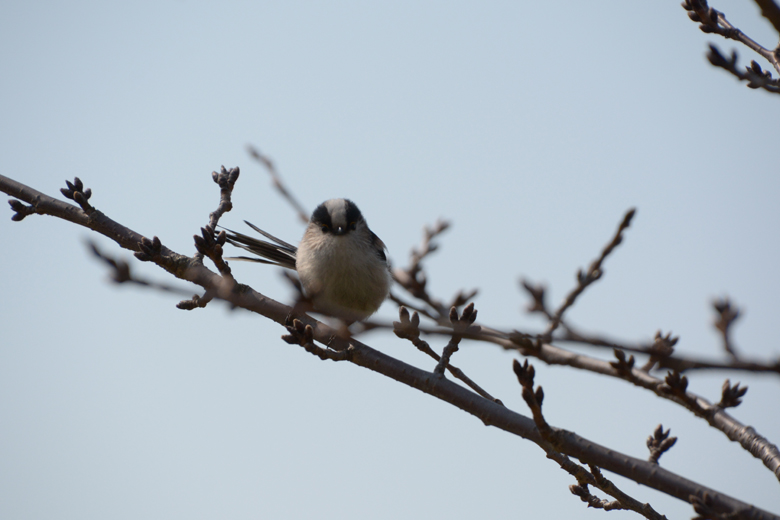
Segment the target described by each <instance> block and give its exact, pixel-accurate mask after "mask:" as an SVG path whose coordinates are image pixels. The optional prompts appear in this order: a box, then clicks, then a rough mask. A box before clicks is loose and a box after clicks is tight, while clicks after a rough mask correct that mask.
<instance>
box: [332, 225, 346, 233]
mask: <svg viewBox="0 0 780 520" xmlns="http://www.w3.org/2000/svg"><path fill="white" fill-rule="evenodd" d="M346 232H347V231H346V229H345V228H344V227H342V226H339V227H337V228H335V229H334V230H333V234H335V235H343V234H344V233H346Z"/></svg>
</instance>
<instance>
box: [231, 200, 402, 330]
mask: <svg viewBox="0 0 780 520" xmlns="http://www.w3.org/2000/svg"><path fill="white" fill-rule="evenodd" d="M244 222H245V223H246V224H247V225H248V226H249V227H251V228H252V229H253V230H254V231H256V232H257V233H260V234H261V235H263V236H264V237H265V238H267V239H268V241H266V240H260V239H257V238H253V237H250V236H248V235H245V234H242V233H237V232H235V231H231V230H227V231H229V233H228V234H227V236H226V240H227V242H228V243H230V244H232V245H234V246H236V247H240V248H242V249H244V250H246V251H249V252H251V253H253V254H255V255H257V256H255V257H246V256H241V257H233V258H232V259H234V260H245V261H250V262H258V263H263V264H270V265H276V266H279V267H284V268H286V269H291V270H294V271H297V272H298V277H299V279H300V281H301V286H302V288H303V294H304V296H306V297H307V298H308V299H309V300H311V302H312V304H313V307H314V310H315V311H317V312H320V313H322V314H325V315H329V316H334V317H336V318H339V319H341V320H343V321H345V323H347V324H348V325H349V324H351V323H354V322H356V321H363V320H365V319H366V318H368V317H369V316H371V315H372V314H374V313H375V312H376V311H377V310H378V309H379V307H380V306H381V305H382V302H383V301H384V300H385V299H386V298H387V295H388V294H389V292H390V285H391V283H392V277H391V275H390V266H389V263H388V260H387V254H386V247H385V244H384V242H382V240H380V238H379V237H378V236H377V235H376V234H375V233H374V232H373V231H371V229H369V227H368V224H367V223H366V219H365V218H364V217H363V214H362V213H361V212H360V209H358V207H357V205H356V204H355V203H354V202H352V201H351V200H349V199H330V200H326V201H325V202H323V203H322V204H320V205H319V206H317V208H316V209H315V210H314V211H313V212H312V214H311V218H310V219H309V223H308V225H307V226H306V231H305V232H304V233H303V238H302V239H301V241H300V243H299V244H298V247H296V246H294V245H292V244H289V243H287V242H285V241H284V240H281V239H278V238H276V237H275V236H273V235H271V234H270V233H268V232H266V231H263V230H262V229H260V228H258V227H257V226H255V225H253V224H251V223H250V222H247V221H244Z"/></svg>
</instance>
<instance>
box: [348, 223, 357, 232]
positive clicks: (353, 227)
mask: <svg viewBox="0 0 780 520" xmlns="http://www.w3.org/2000/svg"><path fill="white" fill-rule="evenodd" d="M356 227H357V222H350V223H349V229H350V230H352V231H355V228H356Z"/></svg>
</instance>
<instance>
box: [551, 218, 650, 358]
mask: <svg viewBox="0 0 780 520" xmlns="http://www.w3.org/2000/svg"><path fill="white" fill-rule="evenodd" d="M635 214H636V208H631V209H630V210H628V211H627V212H626V214H625V216H624V217H623V220H622V222H621V223H620V225H619V226H618V229H617V232H615V236H614V237H613V238H612V240H611V241H610V243H609V244H607V245H606V247H604V250H603V251H602V252H601V256H599V257H598V258H597V259H596V260H594V261H593V263H591V264H590V267H589V268H588V271H587V272H585V273H583V272H582V269H580V270H579V271H578V272H577V286H576V287H575V288H574V289H572V291H571V292H570V293H569V294H568V295H567V296H566V298H565V299H564V300H563V303H562V304H561V306H560V307H558V310H557V311H555V314H553V316H552V319H551V320H550V323H549V325H548V326H547V330H546V331H545V332H544V334H542V336H541V338H540V339H541V340H542V341H543V342H548V343H549V341H550V340H551V339H552V333H553V332H554V331H555V329H557V328H558V326H559V325H560V324H561V320H562V319H563V314H564V313H565V312H566V311H567V310H568V309H569V307H571V306H572V305H574V302H575V301H576V300H577V297H578V296H579V295H580V294H582V292H583V291H584V290H585V289H586V288H587V287H588V286H589V285H590V284H592V283H593V282H595V281H596V280H598V279H599V278H601V276H602V274H604V271H603V270H602V269H601V264H602V263H603V262H604V260H606V258H607V256H609V254H610V253H611V252H612V251H613V250H614V249H615V248H616V247H617V246H618V245H620V243H621V242H622V241H623V231H625V230H626V229H627V228H628V226H630V225H631V219H632V218H634V215H635Z"/></svg>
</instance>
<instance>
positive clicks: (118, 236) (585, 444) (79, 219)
mask: <svg viewBox="0 0 780 520" xmlns="http://www.w3.org/2000/svg"><path fill="white" fill-rule="evenodd" d="M0 191H3V192H5V193H8V194H9V195H12V196H14V197H17V198H18V199H20V200H23V201H25V202H27V203H28V204H30V205H31V207H32V208H34V209H35V212H36V213H38V214H49V215H53V216H60V218H64V219H65V220H69V221H71V222H74V223H77V224H79V225H82V226H85V227H88V228H90V229H92V230H94V231H96V232H98V233H101V234H103V235H105V236H107V237H109V238H112V239H113V240H115V241H116V242H117V243H118V244H120V245H121V246H122V247H124V248H126V249H130V250H135V251H138V250H140V251H141V253H140V254H139V255H138V256H139V257H141V258H143V259H145V260H148V261H151V262H153V263H155V264H157V265H159V266H160V267H162V268H163V269H165V270H166V271H168V272H170V273H171V274H173V275H174V276H176V277H178V278H181V279H183V280H187V281H190V282H193V283H195V284H197V285H200V286H201V287H203V288H204V289H206V291H207V292H208V293H211V294H213V295H214V296H215V297H217V298H220V299H223V300H225V301H227V302H229V303H231V304H232V305H234V306H236V307H241V308H244V309H247V310H250V311H252V312H255V313H257V314H260V315H262V316H265V317H267V318H269V319H271V320H273V321H275V322H277V323H279V324H282V325H284V324H286V323H288V316H289V315H290V314H291V313H292V312H293V310H294V309H292V308H291V307H289V306H286V305H283V304H281V303H279V302H276V301H274V300H272V299H270V298H268V297H266V296H264V295H262V294H260V293H258V292H256V291H254V290H253V289H252V288H250V287H248V286H246V285H241V284H233V283H225V279H224V278H223V277H222V276H220V275H218V274H216V273H214V272H212V271H211V270H210V269H208V268H207V267H205V266H204V265H203V263H202V262H197V261H194V260H193V259H191V258H189V257H186V256H183V255H180V254H178V253H175V252H173V251H171V250H169V249H167V248H166V247H165V246H163V245H162V244H161V243H160V241H159V240H157V239H155V240H149V239H147V238H145V237H142V236H141V235H139V234H137V233H135V232H133V231H131V230H129V229H128V228H125V227H124V226H121V225H120V224H117V223H116V222H114V221H112V220H110V219H108V218H107V217H105V216H104V215H102V213H100V212H99V211H97V210H96V211H95V212H94V213H93V215H90V216H87V215H86V214H85V213H84V211H83V210H82V209H80V208H77V207H75V206H71V205H69V204H66V203H62V202H60V201H57V200H55V199H53V198H51V197H48V196H47V195H44V194H42V193H40V192H37V191H35V190H32V189H31V188H28V187H26V186H24V185H22V184H21V183H18V182H15V181H12V180H11V179H8V178H7V177H4V176H0ZM95 215H96V217H95ZM93 217H95V218H93ZM299 321H300V322H301V323H302V324H303V326H304V330H306V329H305V327H306V326H307V325H308V326H310V327H311V332H310V334H311V338H312V339H313V340H314V341H318V342H320V343H322V344H325V345H327V346H329V347H330V348H332V349H333V350H335V351H338V352H340V351H350V352H351V355H350V356H349V358H348V360H349V361H350V362H352V363H354V364H355V365H358V366H361V367H363V368H367V369H369V370H372V371H374V372H377V373H379V374H382V375H384V376H386V377H389V378H391V379H394V380H396V381H398V382H400V383H403V384H405V385H408V386H410V387H412V388H415V389H417V390H420V391H422V392H425V393H427V394H430V395H432V396H434V397H437V398H438V399H441V400H442V401H445V402H447V403H450V404H452V405H453V406H456V407H457V408H460V409H461V410H463V411H465V412H467V413H469V414H472V415H474V416H475V417H477V418H479V419H480V420H481V421H482V422H483V423H484V424H486V425H490V426H495V427H497V428H500V429H502V430H505V431H507V432H510V433H513V434H515V435H518V436H520V437H523V438H525V439H528V440H530V441H532V442H534V443H536V444H541V442H542V440H543V439H542V437H541V436H540V435H539V431H538V430H537V428H536V426H535V424H534V422H533V421H532V420H531V419H529V418H527V417H525V416H523V415H520V414H518V413H516V412H513V411H511V410H509V409H507V408H506V407H504V406H502V405H499V404H497V403H495V402H492V401H490V400H487V399H484V398H482V397H481V396H479V395H478V394H476V393H474V392H472V391H470V390H468V389H466V388H463V387H462V386H460V385H458V384H456V383H454V382H452V381H450V380H448V379H446V378H443V377H440V376H438V375H437V374H435V373H433V372H427V371H425V370H421V369H419V368H417V367H414V366H411V365H408V364H406V363H403V362H402V361H399V360H397V359H394V358H392V357H390V356H387V355H386V354H383V353H381V352H379V351H377V350H374V349H372V348H371V347H369V346H368V345H365V344H363V343H361V342H359V341H357V340H355V339H354V338H347V339H345V338H342V337H340V336H339V334H338V331H336V330H334V329H332V328H331V327H328V326H327V325H325V324H323V323H321V322H319V321H317V320H314V319H313V318H311V317H309V316H303V317H302V318H301V319H300V320H299ZM307 334H308V333H307ZM464 337H468V336H467V335H466V334H464ZM547 350H548V353H551V351H550V350H549V349H547ZM555 437H556V448H557V449H558V450H559V451H560V452H561V453H563V454H566V455H568V456H572V457H576V458H578V459H579V460H580V461H582V462H584V463H586V464H592V465H594V466H598V467H600V468H603V469H606V470H608V471H612V472H613V473H617V474H619V475H623V476H625V477H627V478H630V479H631V480H634V481H635V482H638V483H641V484H644V485H646V486H648V487H652V488H654V489H657V490H659V491H662V492H664V493H667V494H669V495H671V496H674V497H676V498H679V499H681V500H684V501H686V502H693V501H695V500H699V501H702V500H705V499H706V500H707V501H708V507H711V508H713V510H715V511H718V512H720V513H723V514H730V515H733V516H734V517H735V518H746V519H747V518H750V519H775V520H780V517H778V516H776V515H773V514H772V513H769V512H767V511H762V510H759V509H757V508H755V507H752V506H749V505H748V504H746V503H744V502H741V501H739V500H737V499H735V498H732V497H729V496H727V495H725V494H722V493H718V492H716V491H714V490H712V489H709V488H706V487H704V486H701V485H699V484H697V483H695V482H692V481H690V480H687V479H685V478H683V477H681V476H679V475H676V474H674V473H672V472H670V471H667V470H665V469H663V468H659V467H658V466H657V465H655V464H651V463H649V462H647V461H643V460H640V459H636V458H633V457H629V456H627V455H623V454H620V453H618V452H615V451H614V450H610V449H608V448H605V447H603V446H600V445H598V444H596V443H593V442H592V441H589V440H587V439H584V438H582V437H580V436H578V435H576V434H574V433H572V432H568V431H566V430H560V429H555Z"/></svg>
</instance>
